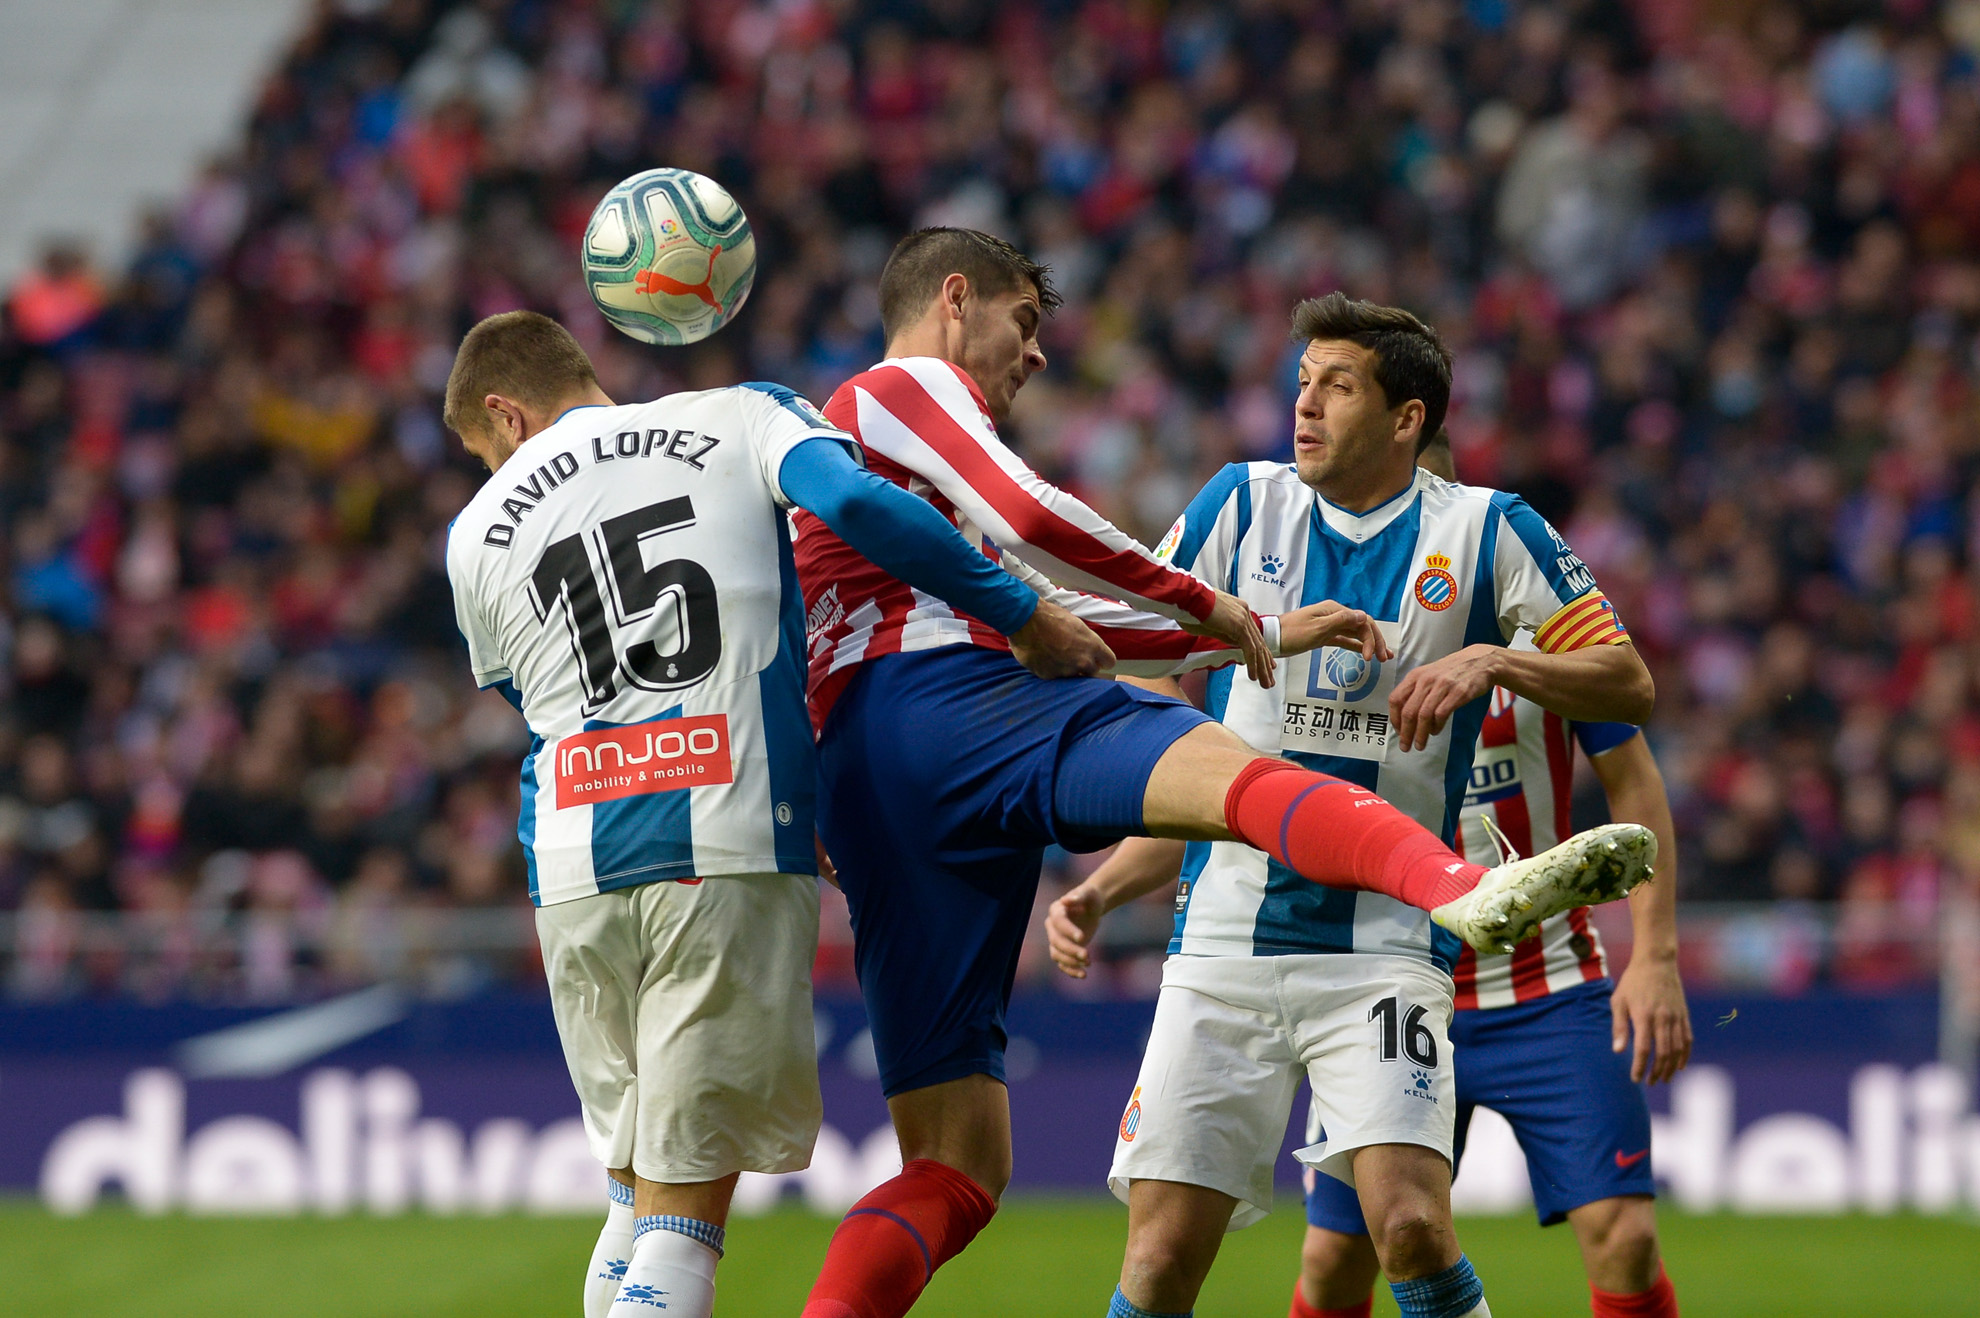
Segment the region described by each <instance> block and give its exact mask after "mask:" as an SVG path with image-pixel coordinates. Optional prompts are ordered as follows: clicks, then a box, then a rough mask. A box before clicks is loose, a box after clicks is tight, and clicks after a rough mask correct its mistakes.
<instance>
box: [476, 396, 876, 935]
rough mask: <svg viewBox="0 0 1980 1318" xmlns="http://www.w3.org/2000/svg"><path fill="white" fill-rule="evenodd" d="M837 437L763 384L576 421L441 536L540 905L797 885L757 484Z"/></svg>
mask: <svg viewBox="0 0 1980 1318" xmlns="http://www.w3.org/2000/svg"><path fill="white" fill-rule="evenodd" d="M821 436H822V437H825V438H829V439H832V440H834V441H837V442H840V443H842V444H844V445H846V447H847V448H848V449H849V450H850V451H851V452H852V453H853V455H854V457H855V459H857V457H858V452H859V450H858V447H857V446H856V445H855V444H854V443H853V442H852V439H851V437H850V436H848V435H846V434H845V433H844V432H842V431H840V430H838V429H836V428H834V427H833V426H832V425H831V423H830V422H828V421H826V420H825V418H824V416H823V415H822V414H820V413H819V412H818V410H817V409H816V408H814V407H812V406H811V404H810V403H808V402H806V401H805V400H804V399H802V398H800V397H798V396H797V395H796V394H794V393H792V392H791V391H790V390H788V389H785V388H783V387H782V386H780V385H761V384H748V385H739V386H736V387H734V388H727V389H711V390H707V391H704V392H699V393H678V394H669V395H667V396H666V397H664V398H658V399H655V400H653V401H652V402H649V403H638V404H633V405H630V406H624V407H602V406H600V407H581V408H574V409H572V410H571V411H569V412H566V413H565V414H564V415H563V416H561V417H559V418H558V419H557V422H556V423H555V424H554V425H552V426H550V427H548V428H547V429H545V430H543V431H542V432H540V433H539V434H537V435H534V436H532V437H531V438H530V439H529V440H528V441H527V442H525V443H524V444H523V445H522V446H521V447H520V448H518V449H517V450H516V452H515V454H514V456H512V457H511V458H510V459H509V460H508V461H507V462H506V463H504V464H503V465H502V468H501V470H500V471H498V472H496V473H495V475H494V476H493V477H492V478H491V479H490V480H489V482H488V483H487V484H486V485H484V486H483V487H482V488H481V490H480V491H479V492H478V493H477V494H476V495H475V497H474V498H473V499H472V500H471V501H470V502H469V503H468V505H467V507H466V508H465V509H463V510H462V512H461V515H460V516H459V517H458V518H457V519H456V520H455V522H454V525H453V528H452V530H451V531H450V532H449V535H448V541H447V574H448V576H449V577H450V578H451V579H452V581H453V585H454V605H455V613H456V616H457V618H458V620H459V622H460V628H461V633H462V635H463V636H465V637H466V638H467V645H468V657H469V659H470V661H471V662H472V664H473V666H474V676H475V681H476V682H477V683H479V684H480V685H481V686H483V687H499V688H501V689H502V690H503V694H505V695H506V696H508V698H509V699H510V701H511V702H512V703H513V704H515V705H516V707H517V708H518V709H520V710H521V711H522V715H523V717H524V718H525V719H526V720H527V721H528V723H529V730H530V733H531V735H532V742H531V747H530V752H529V755H528V758H527V759H525V760H524V762H523V769H522V813H521V819H520V822H519V824H518V829H517V831H518V834H519V835H520V837H521V839H522V844H523V851H524V854H525V856H526V857H527V859H528V865H529V893H530V899H531V900H532V901H534V902H536V903H537V904H538V905H543V906H547V905H550V904H552V903H556V902H564V901H570V900H573V899H575V898H578V897H585V896H590V895H591V894H593V893H598V892H605V891H610V890H611V889H614V888H625V887H630V886H632V885H634V884H640V883H651V882H655V881H657V880H662V879H690V878H704V877H708V876H711V875H720V874H757V873H767V872H781V873H787V874H812V873H816V872H817V861H816V852H815V851H814V848H813V839H812V827H813V823H812V813H813V799H814V793H815V786H814V778H815V775H816V765H815V761H814V758H813V756H814V752H813V747H812V736H811V724H810V721H809V719H808V718H807V716H806V712H805V695H804V686H805V669H804V659H805V649H804V601H803V599H802V597H801V596H800V595H799V593H798V583H797V572H796V568H795V566H794V565H793V561H792V556H791V541H790V533H789V529H788V524H787V521H786V518H785V509H786V508H787V507H788V506H789V500H788V499H787V498H786V497H785V495H784V493H783V491H782V489H781V488H780V487H779V485H778V483H777V475H778V471H779V470H780V469H781V467H782V466H783V461H784V458H785V457H786V456H787V455H788V454H789V453H790V451H791V450H792V449H793V448H795V447H796V446H797V445H799V444H802V443H803V442H805V441H806V440H809V439H813V438H817V437H821Z"/></svg>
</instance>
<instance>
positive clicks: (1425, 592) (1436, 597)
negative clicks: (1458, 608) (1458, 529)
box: [1415, 554, 1457, 613]
mask: <svg viewBox="0 0 1980 1318" xmlns="http://www.w3.org/2000/svg"><path fill="white" fill-rule="evenodd" d="M1423 562H1424V568H1423V571H1421V572H1419V573H1418V574H1417V577H1416V589H1415V594H1416V602H1417V603H1418V604H1421V605H1422V606H1423V607H1424V608H1426V609H1428V610H1430V612H1432V613H1442V612H1443V611H1444V610H1445V609H1448V608H1450V607H1451V605H1452V604H1453V603H1454V602H1455V601H1456V600H1457V578H1456V577H1454V576H1452V575H1451V560H1450V559H1449V558H1447V557H1446V556H1445V555H1443V554H1429V555H1426V556H1425V557H1424V560H1423Z"/></svg>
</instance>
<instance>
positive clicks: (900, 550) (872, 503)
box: [777, 436, 1038, 636]
mask: <svg viewBox="0 0 1980 1318" xmlns="http://www.w3.org/2000/svg"><path fill="white" fill-rule="evenodd" d="M777 481H778V484H779V485H781V486H782V487H783V490H784V493H785V494H786V495H787V496H789V498H790V500H791V502H793V503H795V504H796V505H797V506H798V507H800V508H803V509H804V510H805V511H807V512H809V513H811V514H812V515H814V516H815V517H817V518H818V520H819V521H821V522H823V523H825V525H827V526H829V527H830V528H832V532H833V534H834V535H837V536H838V537H839V538H840V539H841V540H844V541H845V542H846V543H847V544H849V545H851V546H852V547H853V548H854V549H856V550H858V551H859V552H860V553H861V554H863V555H864V556H865V557H866V558H868V559H870V560H871V561H872V562H873V563H874V564H875V565H876V566H877V567H880V568H882V569H884V570H886V571H887V572H889V573H891V574H893V575H894V576H896V577H899V578H900V579H901V580H902V581H905V582H907V583H908V584H909V585H910V586H913V587H914V588H915V589H917V590H921V591H926V592H927V593H928V594H930V595H934V596H936V597H937V598H938V599H942V600H946V601H947V602H948V603H949V604H950V605H951V606H952V607H954V608H957V609H961V610H962V611H963V612H965V613H967V614H970V615H971V616H972V617H977V618H981V619H982V620H983V621H984V622H986V623H988V624H989V625H990V626H992V627H995V628H996V629H997V630H998V631H1000V632H1002V633H1003V634H1004V635H1006V636H1009V635H1010V634H1011V633H1013V632H1015V631H1017V630H1018V629H1019V628H1021V627H1023V626H1024V625H1025V624H1026V623H1027V622H1029V621H1031V615H1032V614H1033V613H1034V612H1036V611H1037V609H1038V596H1037V595H1036V594H1034V593H1033V592H1032V589H1031V587H1029V586H1027V585H1025V584H1024V583H1023V582H1022V581H1019V580H1018V579H1017V578H1016V577H1014V576H1012V575H1011V574H1010V573H1008V572H1006V571H1004V569H1003V568H1001V567H999V566H998V565H997V564H995V563H993V562H992V561H991V560H990V559H988V558H986V557H985V556H984V555H983V554H982V553H980V552H978V551H977V550H976V549H975V548H973V547H972V546H971V545H970V543H969V541H967V540H965V539H963V538H962V533H961V532H959V531H957V530H956V528H955V527H954V526H953V525H951V524H950V522H949V520H948V519H947V518H945V517H943V516H942V514H940V513H938V512H936V511H935V509H934V507H933V506H932V505H931V504H930V503H929V502H928V501H927V500H926V499H917V498H916V497H915V496H913V495H912V494H909V493H908V492H907V491H906V490H903V489H901V488H900V487H899V486H898V485H894V484H892V483H891V482H889V481H886V480H883V479H881V478H880V477H878V476H876V475H874V474H873V473H872V472H870V471H868V470H866V469H865V468H864V467H861V466H860V465H859V464H858V463H856V462H854V461H853V459H852V455H851V454H849V453H847V452H846V450H845V449H844V448H842V447H840V446H839V445H838V444H836V443H834V442H833V441H831V440H829V439H826V438H824V437H822V436H821V437H819V438H816V439H811V440H806V441H805V442H804V443H802V444H799V445H797V446H796V447H794V448H793V449H791V451H790V453H789V454H788V455H786V456H785V458H784V465H783V466H782V468H780V469H779V471H778V473H777Z"/></svg>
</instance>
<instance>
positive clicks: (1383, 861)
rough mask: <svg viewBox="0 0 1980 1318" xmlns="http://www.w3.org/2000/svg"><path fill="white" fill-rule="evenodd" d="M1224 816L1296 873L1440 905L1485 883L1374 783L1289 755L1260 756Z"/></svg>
mask: <svg viewBox="0 0 1980 1318" xmlns="http://www.w3.org/2000/svg"><path fill="white" fill-rule="evenodd" d="M1224 822H1225V824H1226V826H1228V827H1229V828H1230V830H1231V832H1232V833H1233V834H1234V835H1235V836H1236V837H1237V839H1238V841H1240V842H1245V843H1248V844H1250V845H1251V846H1254V847H1257V848H1258V849H1259V850H1260V851H1262V852H1264V853H1265V854H1266V855H1268V856H1270V857H1272V858H1273V859H1274V860H1276V861H1278V862H1279V863H1280V864H1282V865H1284V866H1286V867H1287V868H1288V869H1290V870H1292V871H1293V872H1294V873H1296V874H1300V875H1304V876H1305V877H1306V878H1309V879H1312V880H1313V881H1314V882H1315V883H1324V884H1326V885H1327V886H1328V887H1330V888H1355V889H1359V890H1361V891H1364V892H1379V893H1382V894H1384V895H1385V896H1389V897H1394V898H1395V899H1396V900H1397V901H1400V902H1405V903H1407V904H1409V905H1411V906H1416V907H1420V908H1422V909H1423V910H1426V911H1429V910H1434V909H1436V908H1437V907H1439V906H1442V905H1443V904H1444V903H1445V902H1447V901H1451V900H1453V899H1455V898H1458V897H1462V896H1464V894H1466V893H1467V892H1470V891H1471V890H1472V889H1473V888H1475V887H1477V886H1478V876H1479V875H1481V874H1483V873H1484V872H1485V867H1484V866H1482V865H1471V864H1467V863H1466V862H1465V859H1464V858H1463V857H1462V856H1460V855H1458V854H1457V853H1456V852H1454V851H1452V850H1451V849H1450V848H1449V847H1447V846H1445V845H1444V844H1443V843H1442V842H1439V841H1438V840H1437V836H1436V834H1434V833H1432V832H1431V831H1430V830H1429V829H1427V828H1425V827H1423V825H1421V824H1419V823H1417V822H1416V821H1415V820H1414V819H1411V818H1410V817H1409V816H1408V815H1406V814H1404V813H1403V812H1402V811H1400V810H1398V809H1396V808H1395V807H1394V806H1392V805H1390V804H1389V803H1388V802H1387V801H1384V800H1383V799H1382V798H1381V797H1379V796H1377V795H1375V793H1373V792H1371V791H1368V790H1367V789H1366V788H1362V787H1356V786H1354V785H1353V784H1352V783H1346V782H1343V781H1341V780H1340V779H1339V778H1329V777H1328V776H1327V775H1326V774H1323V773H1311V772H1309V771H1307V770H1305V769H1302V768H1300V767H1299V766H1298V765H1296V764H1288V763H1287V762H1286V761H1284V760H1268V759H1256V760H1253V761H1252V762H1251V763H1250V764H1247V765H1246V766H1245V767H1244V768H1243V769H1242V770H1240V771H1239V772H1238V776H1237V777H1236V778H1234V779H1233V780H1232V781H1231V790H1230V791H1229V793H1227V794H1226V795H1225V797H1224Z"/></svg>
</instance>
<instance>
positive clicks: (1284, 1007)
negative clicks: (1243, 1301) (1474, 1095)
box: [1107, 953, 1457, 1231]
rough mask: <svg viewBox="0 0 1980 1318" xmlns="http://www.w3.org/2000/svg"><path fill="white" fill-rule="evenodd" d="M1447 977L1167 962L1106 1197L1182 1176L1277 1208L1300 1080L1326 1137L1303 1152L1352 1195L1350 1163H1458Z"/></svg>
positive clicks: (1333, 964) (1274, 962) (1381, 959)
mask: <svg viewBox="0 0 1980 1318" xmlns="http://www.w3.org/2000/svg"><path fill="white" fill-rule="evenodd" d="M1450 1024H1451V978H1450V976H1449V975H1446V974H1444V973H1443V972H1442V971H1441V970H1438V969H1437V968H1436V967H1435V966H1433V965H1431V964H1429V963H1428V962H1424V961H1416V960H1412V959H1410V958H1408V957H1400V956H1381V955H1376V954H1372V953H1351V954H1319V955H1312V956H1249V957H1244V956H1172V957H1170V958H1169V960H1168V962H1167V964H1165V965H1164V966H1163V968H1162V994H1161V997H1160V998H1159V999H1157V1001H1156V1004H1155V1026H1154V1029H1153V1031H1152V1032H1151V1033H1150V1035H1149V1038H1148V1051H1147V1053H1146V1055H1144V1056H1143V1058H1142V1060H1141V1075H1140V1076H1139V1078H1138V1079H1137V1081H1136V1084H1135V1089H1134V1094H1133V1096H1132V1097H1131V1098H1130V1099H1129V1100H1128V1106H1127V1111H1126V1113H1125V1114H1123V1115H1122V1117H1121V1129H1120V1136H1119V1139H1118V1141H1117V1142H1116V1143H1115V1145H1114V1166H1113V1169H1112V1170H1111V1171H1110V1172H1108V1174H1107V1187H1108V1188H1109V1189H1111V1190H1112V1191H1113V1192H1114V1194H1115V1196H1116V1197H1117V1198H1119V1199H1121V1200H1123V1201H1125V1200H1126V1199H1127V1197H1128V1183H1129V1182H1130V1181H1179V1182H1182V1183H1183V1184H1186V1185H1201V1186H1207V1187H1209V1188H1210V1189H1213V1190H1221V1191H1223V1192H1224V1193H1225V1194H1228V1195H1230V1196H1232V1197H1233V1198H1235V1199H1237V1200H1238V1201H1239V1202H1238V1206H1237V1210H1236V1211H1235V1212H1234V1213H1233V1214H1232V1215H1231V1224H1230V1229H1231V1230H1233V1231H1236V1230H1237V1229H1238V1228H1240V1227H1247V1226H1250V1225H1251V1224H1252V1223H1253V1222H1256V1221H1258V1220H1259V1219H1260V1218H1262V1217H1264V1216H1265V1214H1266V1213H1268V1212H1270V1211H1271V1209H1272V1164H1273V1163H1274V1162H1275V1161H1276V1160H1277V1159H1278V1156H1279V1146H1280V1143H1281V1142H1282V1141H1283V1140H1284V1139H1285V1133H1286V1122H1287V1119H1288V1118H1289V1117H1290V1116H1291V1115H1292V1103H1293V1096H1294V1095H1295V1094H1296V1093H1297V1092H1298V1089H1299V1080H1300V1076H1301V1074H1302V1072H1303V1073H1304V1074H1305V1075H1306V1076H1307V1077H1308V1078H1309V1079H1310V1080H1311V1081H1312V1082H1313V1102H1314V1109H1315V1111H1316V1112H1318V1113H1319V1115H1320V1120H1321V1121H1322V1122H1323V1123H1324V1126H1325V1131H1324V1135H1315V1134H1311V1133H1309V1136H1308V1138H1309V1139H1311V1140H1313V1142H1312V1143H1311V1144H1309V1145H1308V1146H1307V1147H1305V1148H1302V1149H1299V1150H1298V1151H1297V1154H1296V1156H1297V1157H1298V1158H1299V1160H1300V1161H1301V1162H1303V1163H1305V1164H1306V1165H1307V1166H1309V1167H1316V1168H1318V1169H1319V1170H1321V1171H1323V1172H1326V1173H1328V1174H1329V1175H1332V1176H1335V1177H1338V1178H1339V1179H1341V1180H1343V1181H1346V1182H1347V1183H1348V1184H1349V1185H1353V1184H1354V1164H1353V1159H1352V1158H1351V1157H1350V1155H1351V1154H1352V1153H1353V1152H1354V1150H1356V1149H1360V1148H1365V1147H1367V1146H1368V1145H1371V1144H1421V1145H1423V1146H1425V1147H1427V1148H1432V1149H1435V1150H1437V1151H1438V1152H1439V1153H1441V1154H1443V1155H1444V1157H1445V1158H1449V1157H1450V1156H1451V1137H1452V1133H1453V1129H1454V1121H1455V1117H1456V1108H1457V1099H1456V1093H1455V1087H1454V1085H1453V1082H1452V1079H1451V1044H1450V1038H1449V1034H1450Z"/></svg>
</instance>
